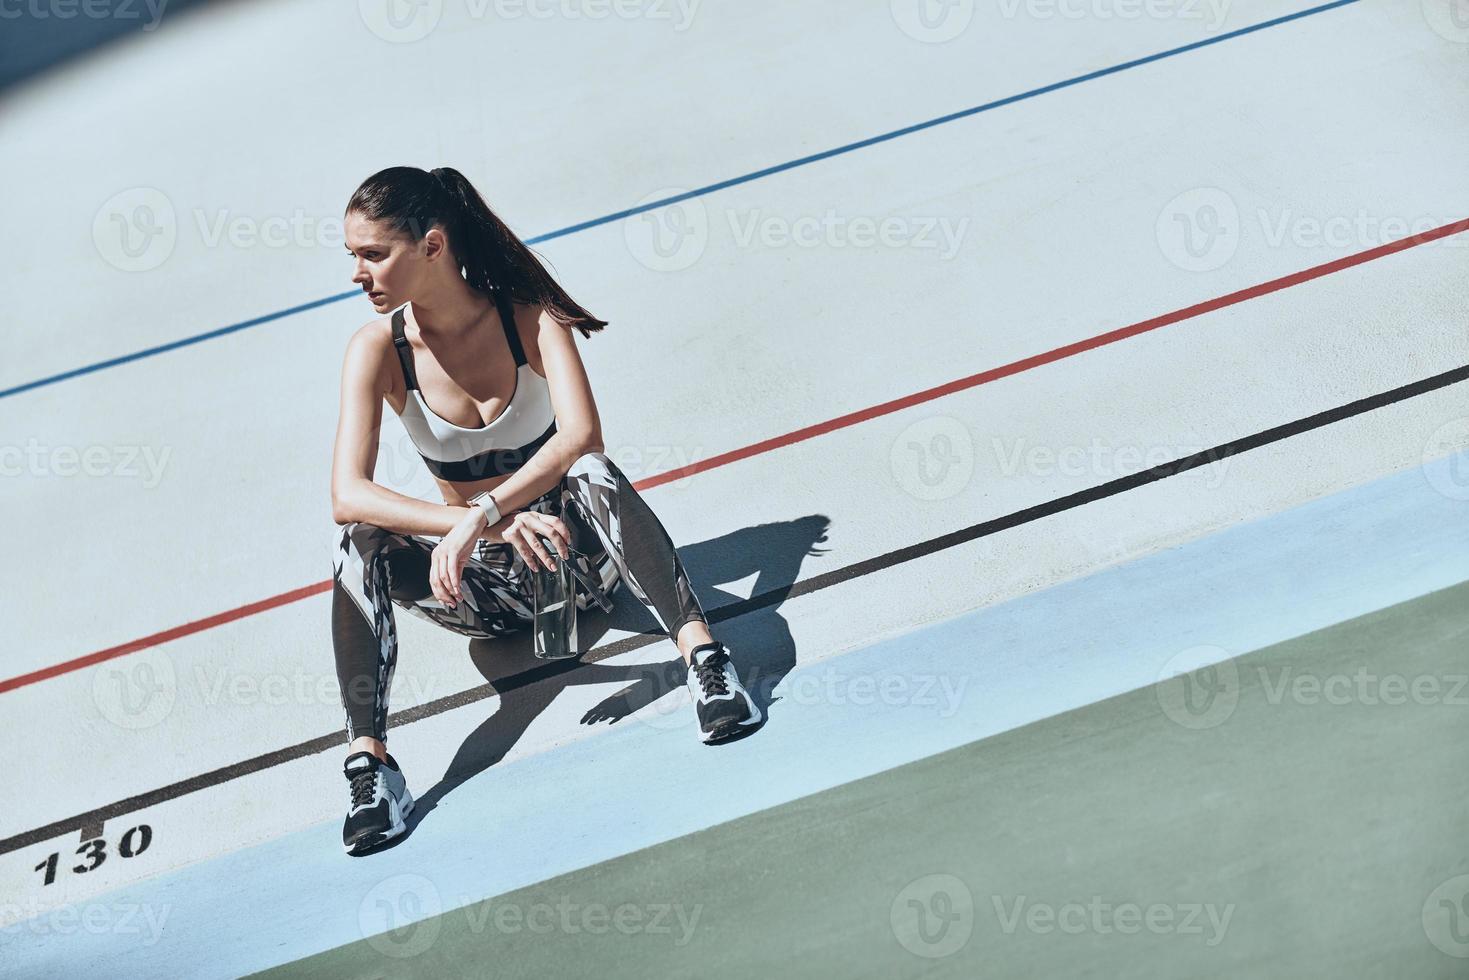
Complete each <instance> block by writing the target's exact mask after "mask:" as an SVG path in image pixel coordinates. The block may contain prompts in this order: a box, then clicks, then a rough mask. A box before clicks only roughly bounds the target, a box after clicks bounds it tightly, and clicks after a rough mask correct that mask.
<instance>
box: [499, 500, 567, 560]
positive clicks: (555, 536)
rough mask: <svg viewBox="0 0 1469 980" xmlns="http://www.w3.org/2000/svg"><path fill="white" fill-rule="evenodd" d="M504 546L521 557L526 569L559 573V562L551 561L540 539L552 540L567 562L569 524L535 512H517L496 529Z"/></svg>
mask: <svg viewBox="0 0 1469 980" xmlns="http://www.w3.org/2000/svg"><path fill="white" fill-rule="evenodd" d="M495 527H496V529H497V530H499V532H500V537H501V539H502V540H504V542H505V543H506V544H508V545H510V546H511V547H512V548H514V549H515V550H516V551H517V552H519V553H520V557H521V558H522V559H524V561H525V563H526V565H527V566H528V567H530V568H531V569H534V568H535V567H536V566H537V565H541V566H543V567H545V568H546V569H547V570H549V571H553V572H554V571H555V570H556V559H555V558H552V557H551V555H550V553H549V552H547V551H546V548H545V546H544V545H542V544H541V541H540V539H541V538H543V537H544V538H549V539H550V540H551V543H552V544H554V545H555V546H556V553H557V554H558V555H560V556H561V557H562V558H566V557H567V556H568V555H570V553H571V532H570V531H568V530H567V527H566V523H565V522H564V521H562V520H561V518H559V517H556V516H554V515H552V514H541V513H537V512H536V511H533V510H518V511H516V512H515V513H514V514H511V515H510V516H509V517H506V518H503V519H502V520H501V521H500V523H498V524H496V525H495Z"/></svg>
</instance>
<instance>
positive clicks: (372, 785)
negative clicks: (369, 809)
mask: <svg viewBox="0 0 1469 980" xmlns="http://www.w3.org/2000/svg"><path fill="white" fill-rule="evenodd" d="M376 792H377V770H376V769H364V770H362V771H361V772H359V773H358V774H357V775H355V776H353V777H352V805H353V806H354V807H355V806H362V805H364V804H366V803H371V802H372V797H373V794H374V793H376Z"/></svg>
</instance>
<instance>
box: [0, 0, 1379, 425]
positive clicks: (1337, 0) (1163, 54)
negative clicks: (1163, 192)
mask: <svg viewBox="0 0 1469 980" xmlns="http://www.w3.org/2000/svg"><path fill="white" fill-rule="evenodd" d="M1359 2H1360V0H1332V2H1331V3H1324V4H1321V5H1320V6H1317V7H1310V8H1308V9H1306V10H1300V11H1297V12H1296V13H1293V14H1286V15H1284V16H1282V17H1276V18H1273V19H1271V20H1266V21H1261V22H1260V23H1258V24H1251V25H1250V26H1248V27H1241V28H1239V29H1238V30H1233V31H1229V32H1227V33H1224V34H1220V35H1219V36H1218V37H1211V38H1206V39H1205V40H1202V41H1194V42H1192V43H1191V44H1185V45H1183V46H1182V47H1177V48H1170V49H1168V50H1167V51H1159V52H1158V53H1156V54H1150V55H1146V56H1144V57H1142V58H1135V59H1133V60H1132V61H1124V62H1122V63H1121V64H1117V65H1112V66H1111V67H1108V68H1099V69H1098V70H1096V71H1092V72H1087V73H1086V74H1085V75H1077V76H1076V77H1074V78H1068V79H1065V80H1064V81H1060V82H1053V83H1051V84H1050V85H1043V86H1041V87H1040V88H1034V89H1031V90H1030V91H1028V92H1021V93H1019V94H1018V95H1010V96H1006V97H1005V98H1003V99H996V100H994V101H993V102H985V103H983V104H981V105H977V106H973V107H971V108H968V109H961V110H960V111H958V112H951V113H949V114H948V115H944V116H938V117H936V118H934V119H929V120H927V121H926V122H920V123H915V124H913V125H911V126H904V127H903V128H901V129H895V130H892V131H891V132H887V133H882V134H880V135H878V136H870V137H868V138H867V139H863V140H858V141H857V142H855V143H847V144H845V145H842V146H838V147H835V148H833V149H830V150H823V151H822V152H820V153H813V154H811V155H809V156H804V157H799V158H797V159H795V160H790V161H787V162H786V163H780V164H776V165H775V166H771V167H766V168H764V169H763V170H755V171H751V172H750V173H747V174H742V175H740V176H738V177H731V178H729V179H728V180H721V181H719V182H717V183H713V184H706V185H705V186H703V187H699V188H696V189H694V190H691V191H685V192H684V193H682V194H675V195H673V196H671V197H665V198H661V199H659V200H656V201H652V202H650V203H648V204H641V205H638V206H637V207H632V208H627V209H626V210H623V211H614V212H613V213H611V214H606V215H603V216H601V217H599V218H592V219H590V220H588V221H582V222H579V223H577V224H574V225H567V226H566V227H565V228H560V229H558V230H556V231H552V232H547V233H546V234H543V235H537V236H536V237H534V238H528V239H526V240H525V242H526V244H527V245H539V244H540V243H542V242H548V241H551V240H552V239H556V238H563V237H565V236H567V235H572V234H575V233H577V232H579V231H586V230H587V229H588V228H596V227H597V226H599V225H605V224H608V223H610V222H613V221H619V220H621V219H623V218H629V217H632V216H633V215H636V214H643V213H644V212H647V211H654V210H657V209H658V208H663V207H667V206H668V205H670V204H677V203H678V202H680V201H687V200H690V199H692V198H696V197H703V196H706V195H709V194H713V193H715V192H716V191H721V190H724V189H725V188H727V187H734V186H736V185H738V184H748V183H750V182H751V181H754V180H759V179H760V178H761V177H769V176H771V175H772V174H778V173H781V172H783V171H786V170H791V169H794V168H796V167H804V166H807V165H809V164H812V163H817V162H819V161H821V160H827V159H830V158H831V157H835V156H840V155H842V154H844V153H851V152H853V151H855V150H860V149H863V148H865V147H869V146H873V145H875V144H877V143H883V142H886V141H887V140H892V139H897V138H898V137H900V136H907V135H909V134H912V133H917V132H920V131H922V130H925V129H931V128H933V127H935V126H942V125H944V124H945V123H951V122H955V121H956V120H959V119H965V118H967V117H969V116H974V115H978V114H979V113H982V112H989V111H990V110H992V109H999V108H1002V107H1004V106H1007V105H1013V104H1015V103H1017V102H1024V101H1025V100H1027V99H1033V98H1036V97H1037V96H1041V95H1045V94H1047V93H1049V92H1056V91H1059V90H1061V89H1064V88H1070V87H1071V86H1073V85H1080V84H1082V83H1083V82H1090V81H1094V80H1096V79H1098V78H1105V77H1107V76H1108V75H1115V74H1117V73H1118V72H1123V71H1127V70H1128V69H1130V68H1138V67H1140V66H1142V65H1149V64H1152V63H1153V62H1155V61H1162V60H1163V59H1165V58H1172V57H1174V56H1176V55H1180V54H1186V53H1187V52H1189V51H1197V50H1198V49H1200V48H1206V47H1208V46H1210V45H1212V44H1218V43H1220V42H1221V41H1228V40H1232V39H1233V38H1237V37H1243V36H1244V35H1246V34H1253V33H1254V32H1256V31H1263V30H1265V29H1266V28H1270V27H1278V26H1280V25H1281V24H1288V23H1290V22H1291V21H1295V20H1300V19H1301V18H1303V17H1310V16H1312V15H1314V14H1319V13H1324V12H1326V11H1328V10H1334V9H1336V8H1337V7H1345V6H1347V5H1349V4H1353V3H1359ZM360 295H362V290H360V289H349V290H347V291H346V292H342V293H337V294H336V295H334V296H328V297H326V298H324V299H318V300H312V301H311V302H309V303H302V304H300V305H298V306H293V307H290V308H289V309H285V310H280V311H279V312H276V313H267V314H265V315H264V316H258V317H256V318H254V319H253V320H245V321H243V322H241V323H235V324H231V325H230V326H227V327H219V328H217V329H215V330H209V331H206V332H205V333H201V334H195V335H194V336H192V337H184V338H183V339H181V340H174V341H170V342H169V343H166V344H160V345H158V346H157V347H149V348H147V349H145V350H140V351H137V352H135V353H132V354H124V355H122V356H121V357H114V358H112V359H110V360H106V361H98V362H97V363H95V364H88V365H86V366H85V367H79V368H73V369H72V370H70V371H63V372H62V373H60V374H53V375H51V376H50V377H46V378H39V379H37V380H35V381H27V382H25V383H24V384H19V385H16V386H15V387H12V388H5V389H3V390H0V398H6V397H9V396H11V395H18V394H20V393H21V392H25V391H31V390H33V389H35V388H41V387H44V386H46V385H52V384H56V383H58V382H61V381H66V380H68V379H70V378H76V377H80V376H82V375H84V374H91V373H93V372H94V371H101V370H102V369H104V368H110V367H116V366H118V365H120V364H127V363H129V362H131V361H137V360H141V359H143V358H145V357H153V356H155V355H158V354H162V353H165V352H166V351H171V350H177V349H178V348H180V347H187V346H189V345H191V344H198V343H202V342H203V341H206V340H212V339H214V338H215V337H222V336H224V335H225V334H230V333H235V332H236V331H239V330H244V329H246V328H248V327H255V326H259V325H261V324H264V323H269V322H271V321H272V320H279V319H281V318H283V317H288V316H291V315H292V314H295V313H303V312H305V311H306V310H310V309H315V308H316V307H318V306H325V305H326V304H328V303H336V302H339V301H341V300H344V299H351V298H352V297H354V296H360Z"/></svg>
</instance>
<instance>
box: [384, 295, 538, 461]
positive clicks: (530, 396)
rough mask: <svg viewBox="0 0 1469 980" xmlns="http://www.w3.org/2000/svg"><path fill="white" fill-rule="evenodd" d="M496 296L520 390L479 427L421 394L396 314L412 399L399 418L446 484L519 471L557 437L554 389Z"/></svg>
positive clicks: (397, 341) (507, 305)
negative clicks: (443, 412)
mask: <svg viewBox="0 0 1469 980" xmlns="http://www.w3.org/2000/svg"><path fill="white" fill-rule="evenodd" d="M494 293H495V295H494V299H495V307H496V309H497V310H498V311H499V314H500V324H501V326H502V327H503V328H504V330H505V339H506V340H507V341H508V342H509V344H510V351H511V353H512V354H514V355H515V391H514V392H513V393H512V394H511V395H510V403H509V404H508V405H506V406H505V408H504V409H503V410H502V411H501V412H500V414H499V415H497V416H495V418H494V419H493V420H491V421H490V423H489V424H488V425H485V426H481V427H480V428H477V429H466V428H465V427H464V426H462V425H455V424H454V423H453V422H450V421H449V420H448V419H445V418H442V417H441V416H439V415H438V413H436V412H435V411H434V410H433V409H431V408H429V407H428V403H427V402H426V401H424V400H423V393H422V392H421V391H419V390H418V375H417V373H416V372H415V371H414V370H413V349H412V346H411V345H410V344H409V343H408V338H407V337H406V336H405V335H404V333H403V324H404V319H405V318H404V312H403V309H402V308H399V309H398V310H397V311H396V312H395V313H394V314H393V344H394V345H395V346H396V347H397V348H398V362H399V363H400V364H401V365H402V366H403V380H404V382H405V383H406V384H407V386H408V398H407V400H406V401H405V402H404V404H403V411H402V413H400V415H399V416H398V417H399V418H400V419H402V420H403V427H404V428H405V429H407V430H408V437H409V438H410V439H412V440H413V445H414V446H415V447H416V448H417V449H418V454H419V455H420V456H422V457H423V461H424V463H426V464H427V465H428V468H429V471H430V472H432V473H433V474H434V475H435V476H437V477H439V478H440V479H443V480H448V481H451V482H467V481H471V480H482V479H484V478H485V477H489V476H502V475H504V474H507V473H514V472H515V471H516V470H518V469H519V468H520V467H521V466H522V465H524V463H525V461H526V460H528V459H530V458H531V456H533V455H535V452H536V450H538V449H540V448H541V446H542V445H544V444H545V442H546V441H547V440H548V439H550V438H551V437H552V436H553V435H555V434H556V413H555V411H554V410H553V408H552V407H551V388H550V385H548V384H547V383H546V379H545V378H543V377H541V376H540V375H539V374H537V373H536V371H535V368H533V367H531V366H530V362H529V361H528V360H527V359H526V356H525V350H524V349H523V348H522V347H521V344H520V335H519V334H518V333H516V330H515V315H514V306H513V305H512V304H511V302H510V300H509V298H508V297H506V296H505V295H504V293H503V292H502V291H501V290H499V289H496V290H495V291H494Z"/></svg>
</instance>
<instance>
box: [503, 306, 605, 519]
mask: <svg viewBox="0 0 1469 980" xmlns="http://www.w3.org/2000/svg"><path fill="white" fill-rule="evenodd" d="M535 309H537V310H539V314H538V316H537V320H536V347H537V348H538V349H539V350H540V354H541V367H542V368H543V369H544V372H545V377H546V384H547V385H548V386H549V387H550V389H551V406H552V408H553V409H554V410H555V412H556V434H555V435H553V436H552V437H551V438H550V439H547V440H546V442H545V444H544V445H542V446H541V448H540V449H538V450H536V451H535V453H534V454H533V455H532V456H531V457H530V459H528V460H526V461H525V463H524V465H522V466H521V467H520V469H518V470H516V471H515V473H513V474H512V475H511V476H510V477H509V478H508V479H506V480H505V482H504V483H501V484H500V485H499V486H497V487H496V488H495V489H494V495H495V502H496V503H497V504H499V505H500V513H502V514H511V513H513V512H515V511H517V510H519V509H520V508H522V507H524V506H525V505H526V504H529V503H531V502H532V501H534V500H536V499H538V498H539V497H540V496H541V495H542V494H544V493H546V492H548V491H549V490H551V489H552V488H553V487H555V486H556V484H557V483H559V482H561V478H562V477H564V476H565V475H566V471H567V470H569V469H570V468H571V464H572V463H575V462H576V461H577V459H578V458H580V457H581V456H582V455H584V454H586V453H589V452H601V451H602V449H603V448H604V447H603V445H602V420H601V419H600V418H599V417H598V415H597V403H596V402H595V401H594V400H593V398H592V385H591V382H590V381H589V380H588V379H587V371H586V368H585V367H584V366H583V365H582V362H581V355H580V354H579V353H578V352H577V349H576V337H575V335H574V333H573V328H571V327H567V326H562V325H561V324H559V323H557V322H556V319H555V318H554V317H553V316H551V314H550V313H549V312H547V311H546V310H545V309H544V308H541V307H535Z"/></svg>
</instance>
